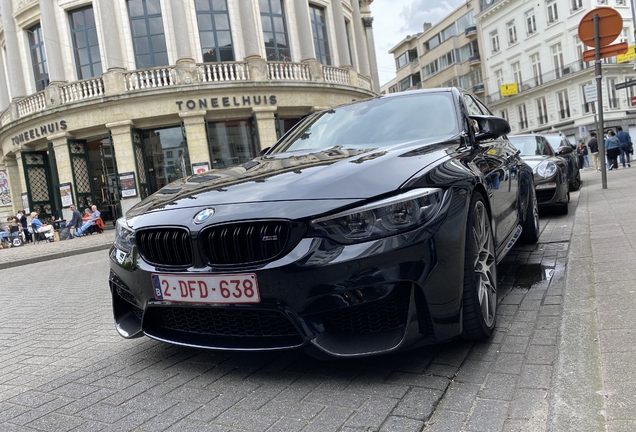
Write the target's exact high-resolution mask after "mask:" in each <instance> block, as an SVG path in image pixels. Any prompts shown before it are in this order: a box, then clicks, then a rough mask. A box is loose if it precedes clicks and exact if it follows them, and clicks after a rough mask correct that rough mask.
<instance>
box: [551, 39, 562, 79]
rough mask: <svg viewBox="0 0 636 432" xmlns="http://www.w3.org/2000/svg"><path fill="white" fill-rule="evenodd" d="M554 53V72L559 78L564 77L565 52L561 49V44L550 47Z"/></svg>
mask: <svg viewBox="0 0 636 432" xmlns="http://www.w3.org/2000/svg"><path fill="white" fill-rule="evenodd" d="M550 52H551V53H552V65H553V66H554V72H555V74H556V77H557V78H561V77H562V76H563V50H562V49H561V42H559V43H556V44H554V45H552V46H551V47H550Z"/></svg>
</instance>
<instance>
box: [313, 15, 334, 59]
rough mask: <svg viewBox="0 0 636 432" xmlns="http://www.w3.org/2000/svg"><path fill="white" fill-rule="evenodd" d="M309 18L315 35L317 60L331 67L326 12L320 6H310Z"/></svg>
mask: <svg viewBox="0 0 636 432" xmlns="http://www.w3.org/2000/svg"><path fill="white" fill-rule="evenodd" d="M309 17H310V18H311V30H312V32H313V34H314V49H315V50H316V60H318V61H319V62H320V63H322V64H324V65H330V64H331V54H329V39H328V37H327V23H326V20H325V10H324V9H323V8H321V7H318V6H314V5H309Z"/></svg>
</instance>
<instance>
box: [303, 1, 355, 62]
mask: <svg viewBox="0 0 636 432" xmlns="http://www.w3.org/2000/svg"><path fill="white" fill-rule="evenodd" d="M354 3H355V1H354ZM294 6H295V9H296V24H297V27H298V41H299V42H300V60H301V61H305V60H312V59H313V60H315V59H316V53H315V52H314V41H313V37H312V32H311V20H310V19H309V3H308V2H307V0H295V1H294Z"/></svg>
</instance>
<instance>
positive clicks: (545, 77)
mask: <svg viewBox="0 0 636 432" xmlns="http://www.w3.org/2000/svg"><path fill="white" fill-rule="evenodd" d="M592 67H594V63H593V62H584V61H582V60H577V61H575V62H574V63H570V64H567V65H565V66H563V67H560V68H557V69H553V70H551V71H548V72H546V73H544V74H541V75H537V76H535V77H532V78H530V79H528V80H526V81H523V82H522V83H521V85H520V86H517V89H518V91H519V93H522V92H524V91H528V90H531V89H533V88H535V87H538V86H540V85H543V84H548V83H550V82H552V81H555V80H558V79H560V78H563V77H564V76H566V75H569V74H573V73H576V72H580V71H582V70H586V69H589V68H592ZM500 99H501V95H500V94H499V92H497V93H494V94H490V95H488V103H493V102H496V101H498V100H500Z"/></svg>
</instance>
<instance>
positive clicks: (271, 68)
mask: <svg viewBox="0 0 636 432" xmlns="http://www.w3.org/2000/svg"><path fill="white" fill-rule="evenodd" d="M267 77H268V78H269V79H271V80H274V81H311V73H310V72H309V66H308V65H307V64H306V63H283V62H268V63H267Z"/></svg>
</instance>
